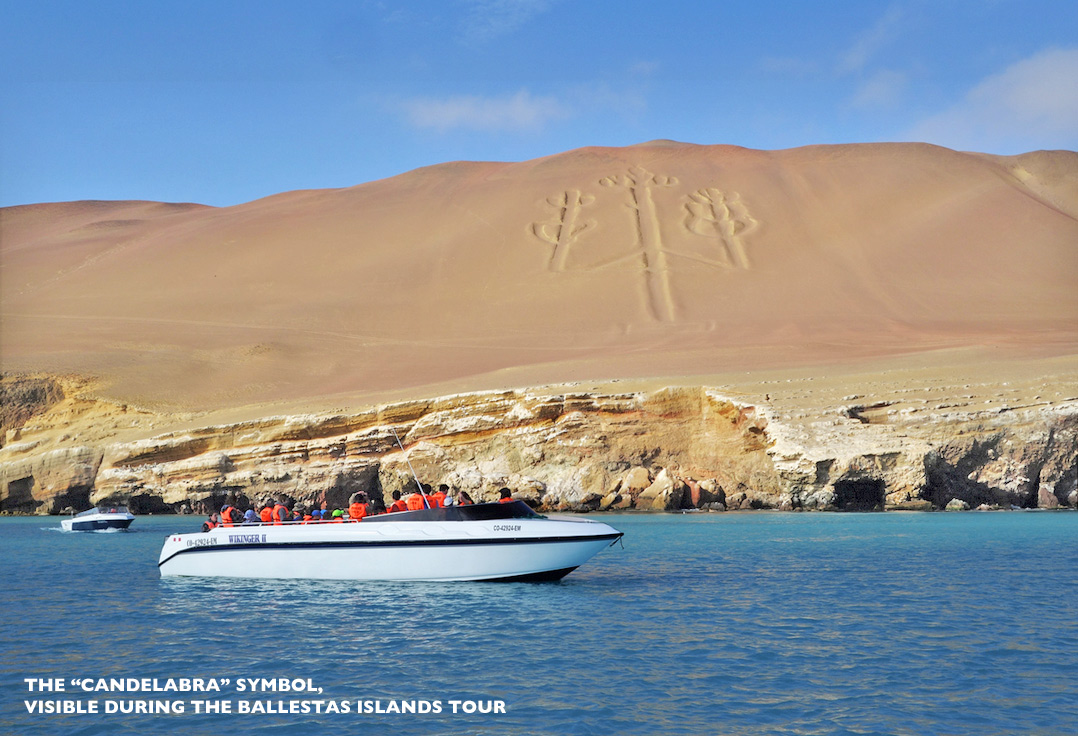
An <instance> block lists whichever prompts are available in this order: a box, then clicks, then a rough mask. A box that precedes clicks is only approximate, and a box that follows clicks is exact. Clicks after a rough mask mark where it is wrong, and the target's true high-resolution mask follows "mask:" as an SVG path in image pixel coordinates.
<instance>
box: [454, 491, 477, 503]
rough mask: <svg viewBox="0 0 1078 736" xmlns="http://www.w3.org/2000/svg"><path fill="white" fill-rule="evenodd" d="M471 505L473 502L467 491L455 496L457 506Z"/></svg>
mask: <svg viewBox="0 0 1078 736" xmlns="http://www.w3.org/2000/svg"><path fill="white" fill-rule="evenodd" d="M473 503H475V501H473V500H472V497H471V496H469V495H468V492H467V491H461V492H460V495H459V496H457V506H471V505H472V504H473Z"/></svg>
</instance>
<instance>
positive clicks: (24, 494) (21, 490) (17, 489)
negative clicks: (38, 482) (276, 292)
mask: <svg viewBox="0 0 1078 736" xmlns="http://www.w3.org/2000/svg"><path fill="white" fill-rule="evenodd" d="M33 488H34V479H33V477H27V478H19V479H18V480H13V481H11V482H9V483H8V485H7V494H5V495H6V496H7V497H6V498H4V500H3V501H0V511H9V512H15V513H21V514H32V513H34V511H36V510H37V501H35V500H34V493H33Z"/></svg>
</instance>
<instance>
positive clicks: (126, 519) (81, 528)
mask: <svg viewBox="0 0 1078 736" xmlns="http://www.w3.org/2000/svg"><path fill="white" fill-rule="evenodd" d="M134 520H135V515H134V514H132V513H131V512H130V511H128V510H127V507H126V506H98V507H97V508H95V509H90V510H89V511H83V512H82V513H81V514H76V515H75V516H72V517H71V518H69V519H64V520H62V521H61V522H60V526H61V527H63V529H64V531H67V532H96V531H101V530H103V529H126V528H127V527H129V526H131V522H132V521H134Z"/></svg>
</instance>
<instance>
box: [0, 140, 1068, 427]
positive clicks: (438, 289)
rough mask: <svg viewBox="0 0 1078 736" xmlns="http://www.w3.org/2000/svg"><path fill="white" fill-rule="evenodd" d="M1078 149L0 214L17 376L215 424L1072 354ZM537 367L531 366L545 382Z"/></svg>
mask: <svg viewBox="0 0 1078 736" xmlns="http://www.w3.org/2000/svg"><path fill="white" fill-rule="evenodd" d="M1076 216H1078V154H1075V153H1071V152H1063V151H1058V152H1039V153H1034V154H1027V155H1025V156H1017V157H992V156H985V155H979V154H963V153H956V152H954V151H950V150H947V149H942V148H937V147H933V146H927V145H916V144H891V145H851V146H824V147H812V148H802V149H794V150H788V151H774V152H763V151H753V150H746V149H740V148H734V147H729V146H695V145H686V144H678V143H673V142H668V141H663V142H653V143H649V144H643V145H638V146H633V147H629V148H622V149H614V148H586V149H580V150H576V151H570V152H568V153H564V154H559V155H556V156H550V157H547V158H543V159H537V160H533V161H526V162H522V163H452V164H444V165H439V166H432V167H429V168H425V169H420V170H416V171H412V172H409V173H407V174H403V175H401V176H397V177H395V178H392V179H387V180H383V181H376V182H371V183H368V184H363V185H360V186H357V187H353V188H349V189H339V190H321V191H303V192H289V193H286V194H281V195H277V196H273V197H269V198H267V199H263V200H259V201H255V202H250V203H247V204H242V205H238V206H234V207H227V208H210V207H202V206H197V205H175V204H162V203H150V202H73V203H63V204H44V205H32V206H25V207H12V208H6V209H4V210H2V211H0V248H2V250H0V259H2V264H3V269H2V282H0V285H2V292H3V295H2V312H3V322H2V327H3V330H2V335H0V348H2V351H3V352H2V354H3V364H4V368H5V370H43V369H44V370H49V371H53V372H62V373H79V374H91V375H95V376H99V377H101V378H103V379H104V380H105V381H106V382H107V383H108V386H109V387H108V389H107V390H108V392H109V393H110V394H111V395H113V396H115V397H117V398H122V399H126V400H131V401H141V402H144V403H149V404H157V403H161V402H163V403H165V404H171V405H176V406H191V407H198V408H210V407H215V406H220V405H242V404H247V403H252V402H262V401H273V400H280V399H304V398H312V397H317V396H324V395H327V394H361V393H364V392H371V391H384V390H391V389H396V388H401V387H408V386H421V385H427V384H439V383H443V382H452V381H460V382H464V383H465V384H467V383H468V382H470V381H474V382H476V384H477V386H478V387H483V385H484V384H485V383H487V382H488V379H486V378H484V376H489V375H490V374H492V373H495V372H498V371H506V370H517V371H523V372H524V373H525V374H527V375H528V377H529V379H530V381H531V382H544V381H546V382H556V381H564V380H570V379H575V378H580V377H582V376H583V377H589V378H617V377H626V376H640V377H661V376H677V375H685V374H687V373H688V374H703V373H708V372H712V371H715V370H716V369H717V368H720V367H721V368H739V367H742V366H744V367H747V368H755V367H761V366H770V367H774V366H777V365H783V364H790V363H793V364H805V363H811V362H820V361H824V362H831V361H834V360H836V359H838V360H844V359H846V358H850V357H864V356H871V355H880V354H888V353H891V352H896V351H900V352H908V351H911V350H921V349H937V348H940V347H955V346H964V345H971V344H972V345H983V344H995V343H999V342H1003V343H1007V344H1021V345H1031V346H1034V345H1036V346H1040V345H1049V346H1056V347H1058V346H1059V345H1060V344H1067V345H1073V344H1074V341H1075V339H1076V338H1078V297H1076V295H1075V290H1074V284H1075V283H1078V219H1076ZM536 366H541V367H542V368H541V369H538V370H537V369H536Z"/></svg>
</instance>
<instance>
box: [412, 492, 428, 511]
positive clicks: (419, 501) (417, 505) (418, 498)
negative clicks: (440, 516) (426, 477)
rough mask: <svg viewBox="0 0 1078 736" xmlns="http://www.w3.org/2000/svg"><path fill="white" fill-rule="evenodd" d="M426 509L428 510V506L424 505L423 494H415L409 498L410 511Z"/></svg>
mask: <svg viewBox="0 0 1078 736" xmlns="http://www.w3.org/2000/svg"><path fill="white" fill-rule="evenodd" d="M424 508H426V506H424V505H423V496H422V494H419V493H413V494H412V495H411V496H409V497H408V510H409V511H416V510H418V509H424Z"/></svg>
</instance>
